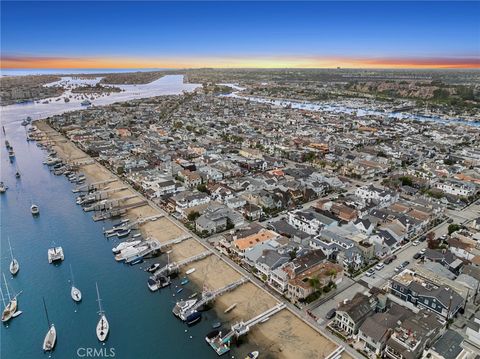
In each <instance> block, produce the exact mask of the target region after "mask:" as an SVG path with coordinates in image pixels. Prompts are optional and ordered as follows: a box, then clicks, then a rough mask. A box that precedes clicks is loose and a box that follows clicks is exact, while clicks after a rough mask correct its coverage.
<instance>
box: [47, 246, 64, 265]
mask: <svg viewBox="0 0 480 359" xmlns="http://www.w3.org/2000/svg"><path fill="white" fill-rule="evenodd" d="M64 259H65V256H64V254H63V248H62V247H53V248H49V249H48V263H50V264H51V263H53V262H56V261H63V260H64Z"/></svg>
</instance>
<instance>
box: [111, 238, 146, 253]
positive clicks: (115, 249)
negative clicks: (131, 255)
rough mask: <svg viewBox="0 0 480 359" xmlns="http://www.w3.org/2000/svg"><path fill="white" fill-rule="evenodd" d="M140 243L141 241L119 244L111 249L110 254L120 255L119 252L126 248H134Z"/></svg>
mask: <svg viewBox="0 0 480 359" xmlns="http://www.w3.org/2000/svg"><path fill="white" fill-rule="evenodd" d="M140 242H141V241H139V240H136V241H126V242H122V243H120V244H119V245H118V246H116V247H113V248H112V252H113V253H115V254H118V253H120V252H121V251H123V250H124V249H126V248H128V247H134V246H136V245H137V244H140Z"/></svg>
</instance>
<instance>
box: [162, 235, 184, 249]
mask: <svg viewBox="0 0 480 359" xmlns="http://www.w3.org/2000/svg"><path fill="white" fill-rule="evenodd" d="M189 238H192V236H190V235H189V234H186V235H184V236H181V237H178V238H175V239H172V240H170V241H167V242H163V243H160V242H159V243H160V249H161V250H163V249H164V248H167V247H170V246H171V245H172V244H178V243H182V242H183V241H186V240H187V239H189Z"/></svg>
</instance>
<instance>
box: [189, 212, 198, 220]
mask: <svg viewBox="0 0 480 359" xmlns="http://www.w3.org/2000/svg"><path fill="white" fill-rule="evenodd" d="M198 217H200V213H198V212H197V211H192V212H190V213H189V214H188V216H187V219H188V220H189V221H190V222H194V221H195V220H196V219H197V218H198Z"/></svg>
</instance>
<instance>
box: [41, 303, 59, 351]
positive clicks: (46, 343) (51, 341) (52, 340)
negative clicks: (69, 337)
mask: <svg viewBox="0 0 480 359" xmlns="http://www.w3.org/2000/svg"><path fill="white" fill-rule="evenodd" d="M43 307H44V308H45V315H46V317H47V323H48V331H47V334H46V335H45V339H43V351H44V352H49V351H52V350H53V349H54V348H55V344H56V342H57V330H56V329H55V325H53V323H50V319H49V318H48V311H47V306H46V304H45V299H43Z"/></svg>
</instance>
